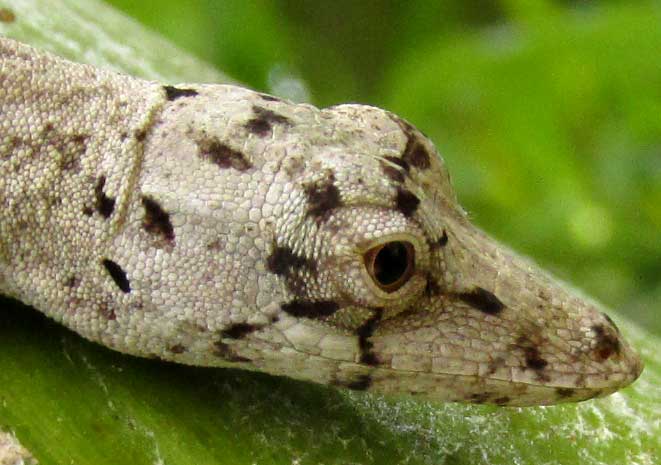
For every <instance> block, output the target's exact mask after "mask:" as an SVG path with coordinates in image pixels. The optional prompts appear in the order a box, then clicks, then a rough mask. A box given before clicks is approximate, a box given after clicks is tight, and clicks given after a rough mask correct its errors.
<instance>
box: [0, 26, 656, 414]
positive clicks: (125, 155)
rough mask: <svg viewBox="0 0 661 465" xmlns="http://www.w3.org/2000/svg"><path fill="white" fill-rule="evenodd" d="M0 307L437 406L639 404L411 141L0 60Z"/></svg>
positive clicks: (165, 350) (586, 321)
mask: <svg viewBox="0 0 661 465" xmlns="http://www.w3.org/2000/svg"><path fill="white" fill-rule="evenodd" d="M0 81H1V84H2V85H1V86H0V128H1V129H0V206H1V212H0V293H1V294H5V295H7V296H10V297H12V298H15V299H18V300H20V301H22V302H24V303H26V304H28V305H30V306H33V307H35V308H37V309H39V310H40V311H42V312H43V313H45V314H46V315H48V316H49V317H51V318H53V319H54V320H56V321H58V322H60V323H62V324H63V325H65V326H67V327H68V328H70V329H72V330H73V331H75V332H76V333H78V334H80V335H81V336H83V337H84V338H87V339H89V340H91V341H95V342H97V343H100V344H102V345H104V346H107V347H108V348H111V349H113V350H116V351H120V352H123V353H127V354H131V355H135V356H141V357H156V358H159V359H162V360H166V361H172V362H176V363H182V364H189V365H197V366H213V367H235V368H241V369H247V370H255V371H260V372H265V373H269V374H272V375H276V376H288V377H291V378H295V379H299V380H304V381H311V382H316V383H322V384H327V385H332V386H338V387H344V388H349V389H353V390H358V391H369V392H375V393H381V394H385V395H393V396H397V395H412V396H417V397H420V398H423V399H431V400H438V401H461V402H471V403H489V404H495V405H503V406H528V405H548V404H556V403H561V402H577V401H581V400H586V399H591V398H594V397H601V396H605V395H607V394H610V393H612V392H615V391H617V390H618V389H620V388H622V387H624V386H626V385H628V384H630V383H632V382H633V381H634V380H635V379H636V378H637V377H638V376H639V375H640V373H641V371H642V369H643V364H642V362H641V360H640V357H639V355H638V354H637V353H636V351H635V350H634V349H633V348H632V347H631V345H630V344H629V343H628V342H627V341H626V340H625V338H624V337H623V335H622V334H621V332H620V330H619V329H618V328H617V326H616V325H615V323H614V322H613V321H612V320H611V319H610V318H609V317H608V316H607V315H606V314H605V313H604V312H603V310H602V308H601V307H600V306H599V305H598V304H596V303H595V302H593V301H592V300H590V299H589V298H587V297H583V296H582V295H580V294H579V293H578V292H577V291H574V290H572V289H571V288H570V287H569V286H568V285H566V284H564V283H562V282H561V281H559V280H557V279H556V278H554V277H552V276H551V275H550V274H548V273H547V272H545V271H543V270H541V269H540V268H539V267H538V266H537V265H535V264H534V263H533V262H532V261H530V260H529V259H526V258H523V257H521V256H519V255H517V254H516V253H514V252H513V251H511V250H510V249H509V248H507V247H506V246H504V245H502V244H500V243H499V242H497V241H496V240H494V239H492V238H491V237H489V236H488V235H487V234H486V233H484V232H482V231H481V230H480V229H478V228H477V227H476V226H474V225H473V224H472V223H471V222H470V220H469V216H468V215H467V213H466V212H465V211H464V210H463V209H462V207H461V206H460V205H459V203H458V201H457V197H456V195H455V192H454V190H453V187H452V184H451V181H450V177H449V174H448V170H447V167H446V165H445V162H444V161H443V159H442V157H441V156H440V154H439V153H438V151H437V149H436V148H435V147H434V145H433V143H432V142H431V141H430V140H429V139H428V138H427V137H426V136H425V135H423V134H422V133H421V132H420V131H419V130H417V129H416V128H415V127H414V126H413V125H411V124H410V123H409V122H407V121H405V120H404V119H402V118H400V117H398V116H396V115H395V114H393V113H391V112H389V111H386V110H382V109H379V108H376V107H372V106H367V105H359V104H343V105H337V106H333V107H329V108H326V109H319V108H316V107H314V106H312V105H309V104H296V103H292V102H290V101H287V100H284V99H281V98H278V97H275V96H272V95H268V94H265V93H260V92H256V91H253V90H249V89H246V88H243V87H240V86H234V85H220V84H191V83H185V84H176V85H170V84H163V83H159V82H153V81H146V80H141V79H137V78H134V77H131V76H127V75H123V74H118V73H115V72H112V71H108V70H103V69H99V68H96V67H92V66H90V65H85V64H79V63H73V62H70V61H67V60H65V59H62V58H59V57H57V56H55V55H52V54H50V53H47V52H44V51H40V50H37V49H35V48H32V47H30V46H28V45H25V44H22V43H19V42H16V41H14V40H11V39H7V38H0Z"/></svg>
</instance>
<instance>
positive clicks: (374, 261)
mask: <svg viewBox="0 0 661 465" xmlns="http://www.w3.org/2000/svg"><path fill="white" fill-rule="evenodd" d="M363 260H364V262H365V268H366V269H367V273H368V274H369V276H370V278H372V280H373V281H374V284H376V285H377V286H378V287H379V288H380V289H381V290H382V291H384V292H387V293H392V292H395V291H397V290H398V289H400V288H401V287H402V286H404V285H405V284H406V283H407V282H408V281H409V279H411V276H413V274H414V272H415V247H413V244H411V243H410V242H405V241H391V242H386V243H384V244H379V245H378V246H376V247H373V248H371V249H369V250H368V251H367V252H365V253H364V254H363Z"/></svg>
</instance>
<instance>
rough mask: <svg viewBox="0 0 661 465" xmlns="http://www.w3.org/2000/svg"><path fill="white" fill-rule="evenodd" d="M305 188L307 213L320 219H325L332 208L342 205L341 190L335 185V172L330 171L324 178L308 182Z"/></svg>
mask: <svg viewBox="0 0 661 465" xmlns="http://www.w3.org/2000/svg"><path fill="white" fill-rule="evenodd" d="M303 189H304V191H305V194H306V195H307V198H308V209H307V214H308V216H312V217H315V218H317V220H319V221H323V219H324V218H325V217H326V216H327V214H328V213H329V212H330V211H331V210H333V209H335V208H338V207H340V206H342V199H341V198H340V191H339V190H338V188H337V187H336V186H335V176H334V175H333V173H330V172H329V173H328V175H327V176H326V177H325V178H324V179H321V180H319V181H317V182H314V183H311V184H307V185H305V186H303Z"/></svg>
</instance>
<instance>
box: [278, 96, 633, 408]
mask: <svg viewBox="0 0 661 465" xmlns="http://www.w3.org/2000/svg"><path fill="white" fill-rule="evenodd" d="M318 119H319V120H321V121H322V122H323V124H322V125H320V127H319V128H317V130H318V131H320V132H324V131H325V134H326V136H325V137H321V136H320V137H318V140H319V141H323V144H317V145H314V144H312V145H311V152H310V153H312V155H310V156H309V157H306V161H305V165H306V168H307V169H305V170H302V172H303V173H305V174H304V175H301V176H300V177H299V178H297V179H296V181H295V185H296V186H297V192H298V194H297V195H298V197H297V199H298V200H297V201H295V202H293V203H295V204H296V208H292V209H291V210H290V211H291V214H290V215H284V216H283V218H282V219H281V223H280V225H279V227H278V228H276V230H277V231H279V235H278V236H277V238H276V240H275V241H274V243H273V247H272V251H271V254H270V256H269V259H268V267H269V269H270V270H271V271H273V272H274V273H276V274H278V275H279V277H280V278H281V280H282V283H283V286H284V288H285V289H286V291H285V292H286V293H287V295H288V299H287V300H286V301H285V302H284V303H282V305H281V308H282V311H283V314H284V318H283V319H282V321H281V322H280V324H281V330H282V334H283V335H284V337H285V338H286V340H287V341H289V343H290V344H291V346H292V348H293V349H294V350H295V351H296V352H300V353H305V354H308V358H307V359H305V360H306V362H305V363H302V364H294V365H292V366H293V367H294V368H287V369H285V368H283V369H282V370H281V371H282V372H285V373H286V374H288V375H290V376H295V377H300V378H306V379H312V380H317V381H318V380H319V379H320V378H322V379H323V380H324V381H326V382H330V383H334V384H336V385H342V386H347V387H350V388H354V389H360V390H370V391H376V392H382V393H391V394H397V393H408V394H413V395H419V396H421V397H425V398H430V399H439V400H449V401H468V402H475V403H495V404H500V405H535V404H554V403H558V402H568V401H579V400H584V399H589V398H593V397H598V396H603V395H606V394H608V393H612V392H614V391H616V390H617V389H619V388H621V387H623V386H626V385H628V384H629V383H631V382H632V381H633V380H635V379H636V378H637V377H638V376H639V374H640V373H641V370H642V363H641V361H640V359H639V357H638V355H637V354H636V353H635V352H634V351H633V350H632V348H631V347H630V346H629V345H628V344H627V343H626V342H625V340H624V339H623V337H622V335H621V333H620V331H619V330H618V328H617V327H616V326H615V324H614V323H613V321H612V320H611V319H610V318H609V317H608V316H607V315H606V314H604V313H603V312H602V311H601V310H599V308H598V306H597V305H596V304H595V303H593V302H591V301H590V300H588V299H586V298H584V297H581V296H579V295H578V294H577V293H576V292H574V291H572V290H570V289H569V288H568V287H567V286H566V285H564V284H562V283H560V282H558V281H557V280H555V279H554V278H552V277H550V276H549V275H548V274H546V273H545V272H543V271H541V270H540V269H539V268H537V267H536V266H535V265H534V264H532V263H531V262H530V261H528V260H526V259H524V258H522V257H520V256H518V255H516V254H515V253H513V252H512V251H510V250H509V249H507V248H506V247H504V246H502V245H501V244H499V243H497V242H496V241H494V240H493V239H491V238H490V237H488V236H487V235H486V234H484V233H483V232H482V231H480V230H479V229H478V228H476V227H475V226H473V225H472V224H471V223H470V222H469V220H468V218H467V215H466V213H465V212H464V211H463V210H462V209H461V207H460V206H459V204H458V203H457V200H456V197H455V194H454V192H453V189H452V186H451V183H450V179H449V176H448V172H447V170H446V167H445V165H444V163H443V160H442V159H441V157H440V156H439V155H438V153H437V152H436V150H435V149H434V147H433V145H432V144H431V143H430V142H429V140H428V139H427V138H426V137H424V136H423V135H422V134H421V133H420V132H419V131H418V130H416V129H415V128H413V127H412V126H411V125H409V124H408V123H406V122H405V121H403V120H401V119H399V118H398V117H396V116H394V115H392V114H390V113H388V112H385V111H383V110H380V109H376V108H371V107H365V106H360V105H342V106H338V107H333V108H330V109H328V110H322V111H321V113H320V116H319V118H318ZM328 128H332V134H333V135H332V137H330V138H329V137H327V134H328V132H329V129H328ZM314 131H315V129H314V128H310V127H308V128H306V134H307V135H308V136H309V134H311V133H312V134H314ZM276 371H277V370H276Z"/></svg>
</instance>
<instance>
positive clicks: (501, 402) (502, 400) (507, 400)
mask: <svg viewBox="0 0 661 465" xmlns="http://www.w3.org/2000/svg"><path fill="white" fill-rule="evenodd" d="M511 400H512V399H510V398H509V397H507V396H503V397H497V398H495V399H494V400H493V403H494V404H496V405H507V404H509V403H510V401H511Z"/></svg>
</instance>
